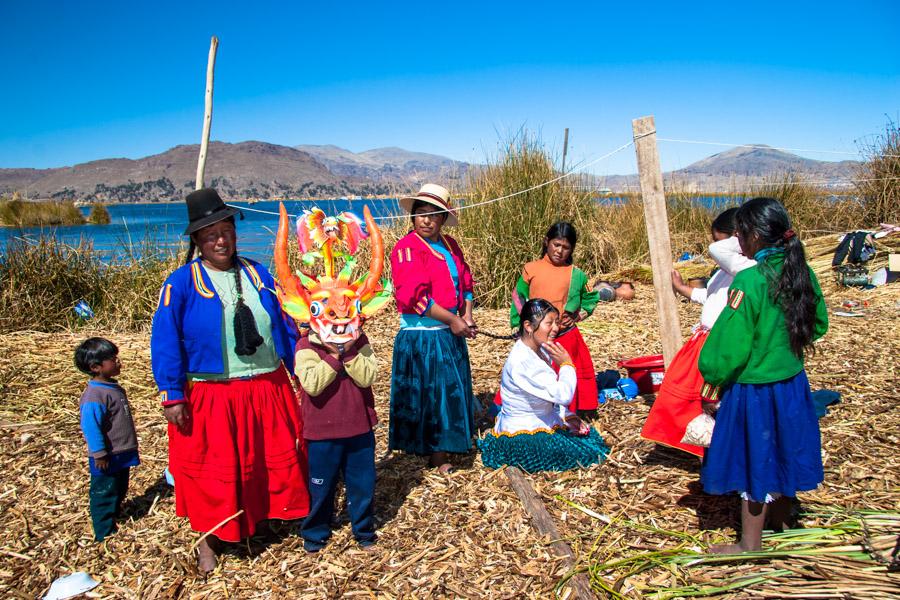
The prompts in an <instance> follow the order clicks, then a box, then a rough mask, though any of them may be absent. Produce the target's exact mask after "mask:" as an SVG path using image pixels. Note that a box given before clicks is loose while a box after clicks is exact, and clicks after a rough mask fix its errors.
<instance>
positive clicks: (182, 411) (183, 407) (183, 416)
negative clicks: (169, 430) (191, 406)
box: [163, 402, 188, 429]
mask: <svg viewBox="0 0 900 600" xmlns="http://www.w3.org/2000/svg"><path fill="white" fill-rule="evenodd" d="M163 415H165V417H166V421H168V422H169V423H171V424H172V425H174V426H175V427H177V428H178V429H184V427H185V425H187V420H188V412H187V404H185V403H184V402H182V403H181V404H171V405H169V406H165V407H163Z"/></svg>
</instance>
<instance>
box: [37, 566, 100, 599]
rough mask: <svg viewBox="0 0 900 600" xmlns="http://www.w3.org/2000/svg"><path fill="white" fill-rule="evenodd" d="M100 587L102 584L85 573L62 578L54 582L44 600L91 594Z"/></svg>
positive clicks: (80, 572)
mask: <svg viewBox="0 0 900 600" xmlns="http://www.w3.org/2000/svg"><path fill="white" fill-rule="evenodd" d="M98 585H100V582H99V581H97V580H96V579H94V578H93V577H91V576H90V575H88V574H87V573H85V572H83V571H78V572H77V573H72V574H71V575H66V576H65V577H60V578H59V579H57V580H56V581H54V582H53V585H51V586H50V590H49V591H48V592H47V595H46V596H44V600H62V599H63V598H72V597H73V596H80V595H81V594H83V593H85V592H89V591H91V590H92V589H94V588H95V587H97V586H98Z"/></svg>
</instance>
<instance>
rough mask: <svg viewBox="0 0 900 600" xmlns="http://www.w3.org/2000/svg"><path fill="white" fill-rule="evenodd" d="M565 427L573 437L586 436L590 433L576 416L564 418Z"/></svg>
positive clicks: (587, 427) (585, 424)
mask: <svg viewBox="0 0 900 600" xmlns="http://www.w3.org/2000/svg"><path fill="white" fill-rule="evenodd" d="M566 427H568V428H569V431H571V432H572V433H574V434H575V435H587V434H588V433H590V431H591V428H590V427H589V426H588V424H587V423H585V422H584V421H582V420H581V419H579V418H578V417H577V416H576V415H570V416H568V417H566Z"/></svg>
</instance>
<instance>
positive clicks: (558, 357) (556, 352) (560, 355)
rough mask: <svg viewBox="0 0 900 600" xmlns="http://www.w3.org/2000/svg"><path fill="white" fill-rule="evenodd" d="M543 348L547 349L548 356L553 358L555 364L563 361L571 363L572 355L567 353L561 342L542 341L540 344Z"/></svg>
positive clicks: (560, 363)
mask: <svg viewBox="0 0 900 600" xmlns="http://www.w3.org/2000/svg"><path fill="white" fill-rule="evenodd" d="M542 347H543V348H544V350H546V351H547V354H549V355H550V358H551V359H553V362H555V363H556V364H557V365H562V364H563V363H569V364H571V363H572V357H571V356H570V355H569V352H568V351H567V350H566V349H565V348H563V346H562V344H560V343H559V342H544V343H543V344H542Z"/></svg>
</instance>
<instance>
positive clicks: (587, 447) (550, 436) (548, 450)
mask: <svg viewBox="0 0 900 600" xmlns="http://www.w3.org/2000/svg"><path fill="white" fill-rule="evenodd" d="M478 448H479V449H480V450H481V462H483V463H484V466H486V467H490V468H491V469H499V468H500V467H502V466H504V465H509V466H512V467H519V468H520V469H522V470H523V471H527V472H528V473H535V472H537V471H568V470H569V469H577V468H580V467H588V466H590V465H595V464H598V463H601V462H603V461H604V460H605V459H606V457H607V456H608V455H609V448H608V447H607V446H606V444H604V443H603V438H602V437H600V434H599V433H597V431H596V430H595V429H594V428H593V427H591V431H590V433H589V434H588V435H586V436H578V435H575V434H573V433H572V432H570V431H569V430H568V429H567V428H565V427H554V428H553V431H547V430H537V431H522V432H517V433H495V432H493V431H489V432H487V433H486V434H485V436H484V437H483V438H482V439H480V440H478Z"/></svg>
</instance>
